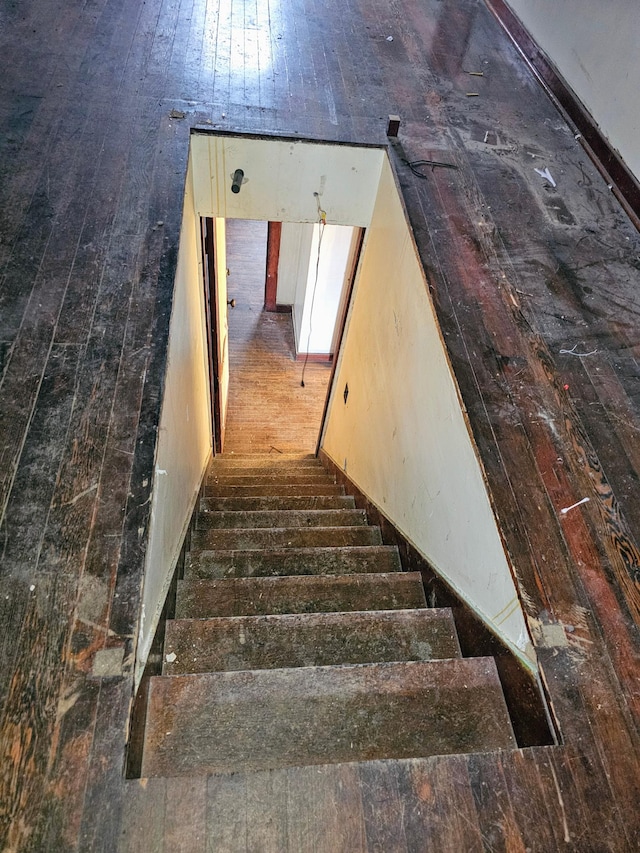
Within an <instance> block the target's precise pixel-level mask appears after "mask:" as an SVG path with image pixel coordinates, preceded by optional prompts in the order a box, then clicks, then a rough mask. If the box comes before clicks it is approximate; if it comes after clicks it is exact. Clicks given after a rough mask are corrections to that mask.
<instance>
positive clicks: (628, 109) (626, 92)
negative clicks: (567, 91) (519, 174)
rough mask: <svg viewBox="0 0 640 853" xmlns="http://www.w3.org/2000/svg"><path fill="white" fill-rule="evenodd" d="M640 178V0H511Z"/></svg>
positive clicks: (512, 6) (512, 4) (606, 134)
mask: <svg viewBox="0 0 640 853" xmlns="http://www.w3.org/2000/svg"><path fill="white" fill-rule="evenodd" d="M508 2H509V5H510V6H511V8H512V9H513V11H514V12H515V14H516V15H517V16H518V17H519V18H520V20H521V21H522V23H523V24H524V26H525V27H526V28H527V29H528V30H529V32H530V33H531V35H532V36H533V38H534V39H535V40H536V41H537V42H538V44H539V45H540V47H541V48H542V49H543V50H544V52H545V53H546V54H547V56H548V57H549V58H550V59H551V61H552V62H553V63H554V65H555V66H556V68H557V69H558V70H559V72H560V74H561V75H562V76H563V77H564V79H565V80H566V81H567V82H568V83H569V85H570V86H571V87H572V88H573V90H574V92H575V93H576V94H577V96H578V97H579V98H580V100H581V101H582V102H583V104H584V105H585V106H586V107H587V109H588V110H589V112H590V113H591V114H592V115H593V117H594V118H595V120H596V122H597V123H598V124H599V125H600V127H601V129H602V131H603V132H604V134H605V136H606V137H607V138H608V139H609V141H610V142H611V144H612V145H613V146H614V148H617V150H618V151H619V152H620V154H621V156H622V158H623V159H624V160H625V162H626V164H627V166H628V167H629V168H630V169H631V171H633V173H634V174H635V175H636V177H637V178H638V179H639V180H640V86H639V85H638V81H639V80H640V4H639V3H638V0H606V2H602V0H508Z"/></svg>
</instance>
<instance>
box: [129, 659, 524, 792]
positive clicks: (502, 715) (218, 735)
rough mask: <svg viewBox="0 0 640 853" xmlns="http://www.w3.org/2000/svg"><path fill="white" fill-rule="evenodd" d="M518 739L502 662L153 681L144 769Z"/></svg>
mask: <svg viewBox="0 0 640 853" xmlns="http://www.w3.org/2000/svg"><path fill="white" fill-rule="evenodd" d="M513 746H515V743H514V738H513V733H512V730H511V725H510V722H509V717H508V714H507V711H506V707H505V705H504V699H503V697H502V693H501V689H500V684H499V680H498V677H497V673H496V670H495V665H494V663H493V661H492V660H488V659H465V660H447V661H430V662H428V663H404V664H377V665H367V666H360V667H350V666H347V667H322V668H313V667H311V668H303V669H288V670H268V671H261V672H255V671H251V672H235V673H214V674H211V673H208V674H206V675H196V676H167V677H158V678H153V679H151V683H150V689H149V704H148V711H147V732H146V743H145V752H144V758H143V764H142V775H143V776H179V775H196V774H202V773H218V772H226V771H231V770H233V771H235V772H242V771H245V770H266V769H269V768H278V767H286V766H291V765H302V764H326V763H336V762H341V761H366V760H372V759H379V758H407V757H422V756H428V755H445V754H451V753H460V752H471V751H485V750H487V751H488V750H494V749H499V748H508V747H513Z"/></svg>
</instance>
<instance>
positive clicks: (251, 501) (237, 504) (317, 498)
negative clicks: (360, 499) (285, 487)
mask: <svg viewBox="0 0 640 853" xmlns="http://www.w3.org/2000/svg"><path fill="white" fill-rule="evenodd" d="M355 507H356V502H355V500H354V498H353V497H352V496H351V495H256V496H254V497H223V498H212V497H209V498H202V500H201V502H200V518H201V519H203V518H206V516H207V515H208V514H209V513H213V512H238V511H241V510H244V511H257V510H280V509H306V510H309V509H355Z"/></svg>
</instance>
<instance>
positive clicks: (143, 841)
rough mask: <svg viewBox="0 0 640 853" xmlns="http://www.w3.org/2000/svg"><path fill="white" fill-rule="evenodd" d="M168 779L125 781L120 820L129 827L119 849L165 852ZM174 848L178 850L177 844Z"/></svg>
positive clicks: (128, 852) (133, 852) (135, 852)
mask: <svg viewBox="0 0 640 853" xmlns="http://www.w3.org/2000/svg"><path fill="white" fill-rule="evenodd" d="M168 781H169V780H167V779H135V780H130V781H128V782H126V791H127V795H126V797H125V805H124V816H123V822H124V823H125V825H126V826H127V827H128V828H129V831H128V832H127V834H126V835H125V837H124V838H123V839H122V840H121V842H120V844H119V847H118V849H119V853H164V850H165V807H166V802H167V784H168ZM173 849H174V850H176V851H177V850H179V849H180V847H179V846H177V847H174V848H173ZM202 849H203V850H204V847H203V848H202Z"/></svg>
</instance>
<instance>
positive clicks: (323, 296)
mask: <svg viewBox="0 0 640 853" xmlns="http://www.w3.org/2000/svg"><path fill="white" fill-rule="evenodd" d="M311 227H312V229H313V239H312V242H311V247H310V255H309V263H308V272H307V277H306V280H305V281H301V282H300V288H299V290H300V292H299V293H298V294H297V296H296V301H295V305H294V311H293V315H294V329H295V333H296V349H297V351H298V352H301V353H307V352H310V353H318V354H329V353H330V352H331V346H332V343H333V332H334V329H335V325H336V317H337V314H338V308H339V306H340V302H341V296H342V291H343V288H344V283H345V278H346V276H347V272H348V271H350V266H349V261H350V258H351V256H352V245H353V240H354V231H355V229H354V228H351V227H348V226H346V225H325V226H324V229H323V232H322V243H321V244H320V257H319V261H320V262H319V264H318V243H319V241H320V233H321V232H320V225H313V226H311ZM316 267H317V281H316ZM314 291H315V298H314Z"/></svg>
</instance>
